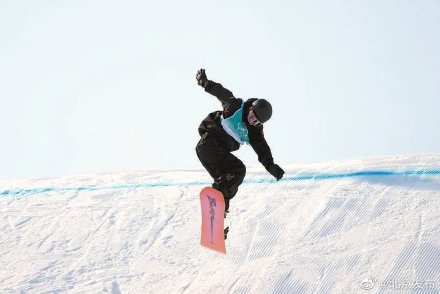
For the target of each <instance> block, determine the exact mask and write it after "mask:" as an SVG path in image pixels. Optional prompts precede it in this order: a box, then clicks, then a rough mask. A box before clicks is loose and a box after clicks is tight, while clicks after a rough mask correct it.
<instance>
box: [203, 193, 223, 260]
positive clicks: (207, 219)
mask: <svg viewBox="0 0 440 294" xmlns="http://www.w3.org/2000/svg"><path fill="white" fill-rule="evenodd" d="M200 206H201V208H202V238H201V240H200V244H201V245H202V246H204V247H206V248H209V249H211V250H214V251H217V252H220V253H224V254H226V246H225V238H224V213H225V199H224V197H223V194H222V192H220V191H218V190H216V189H214V188H211V187H205V188H203V190H202V191H201V192H200Z"/></svg>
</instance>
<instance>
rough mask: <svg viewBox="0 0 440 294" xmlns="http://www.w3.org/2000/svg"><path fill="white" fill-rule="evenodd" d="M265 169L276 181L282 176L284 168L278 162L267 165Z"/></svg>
mask: <svg viewBox="0 0 440 294" xmlns="http://www.w3.org/2000/svg"><path fill="white" fill-rule="evenodd" d="M266 169H267V171H268V172H269V173H270V174H271V175H272V176H274V177H275V178H276V179H277V181H279V180H281V179H282V178H283V175H284V170H283V169H282V168H281V167H280V166H279V165H278V164H272V165H269V166H268V167H267V168H266Z"/></svg>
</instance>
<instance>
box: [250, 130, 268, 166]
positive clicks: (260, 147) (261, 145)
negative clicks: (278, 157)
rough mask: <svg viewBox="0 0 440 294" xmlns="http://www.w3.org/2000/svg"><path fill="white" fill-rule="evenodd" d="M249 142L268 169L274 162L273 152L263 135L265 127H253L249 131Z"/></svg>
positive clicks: (259, 159)
mask: <svg viewBox="0 0 440 294" xmlns="http://www.w3.org/2000/svg"><path fill="white" fill-rule="evenodd" d="M249 142H250V144H251V146H252V148H253V149H254V151H255V153H257V155H258V161H259V162H261V164H262V165H263V166H264V167H265V168H266V169H267V168H268V167H269V166H271V165H272V164H273V157H272V152H271V151H270V147H269V145H268V144H267V142H266V139H265V138H264V135H263V127H259V128H253V129H251V131H250V132H249Z"/></svg>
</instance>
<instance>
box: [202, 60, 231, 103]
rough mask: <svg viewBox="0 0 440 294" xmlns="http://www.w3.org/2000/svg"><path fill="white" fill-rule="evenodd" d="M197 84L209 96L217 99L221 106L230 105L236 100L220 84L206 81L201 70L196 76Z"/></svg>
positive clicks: (204, 74) (203, 71)
mask: <svg viewBox="0 0 440 294" xmlns="http://www.w3.org/2000/svg"><path fill="white" fill-rule="evenodd" d="M196 80H197V84H199V85H200V86H201V87H203V88H204V89H205V91H206V92H208V93H209V94H211V95H214V96H215V97H217V99H218V100H220V102H222V104H223V106H225V105H229V104H231V103H232V102H233V101H234V100H235V99H236V98H235V97H234V94H232V92H231V91H229V90H228V89H226V88H224V87H223V86H222V85H221V84H219V83H216V82H214V81H211V80H208V78H207V76H206V73H205V70H204V69H203V68H202V69H200V70H199V71H198V72H197V75H196Z"/></svg>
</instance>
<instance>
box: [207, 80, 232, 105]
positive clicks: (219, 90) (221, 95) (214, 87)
mask: <svg viewBox="0 0 440 294" xmlns="http://www.w3.org/2000/svg"><path fill="white" fill-rule="evenodd" d="M205 91H206V92H208V93H209V94H211V95H214V96H215V97H217V99H218V100H220V102H221V103H222V105H223V108H225V106H228V105H229V104H231V103H233V102H235V100H236V98H235V97H234V94H232V92H231V91H229V90H228V89H226V88H224V87H223V86H222V85H221V84H219V83H216V82H214V81H208V83H207V85H206V87H205Z"/></svg>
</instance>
